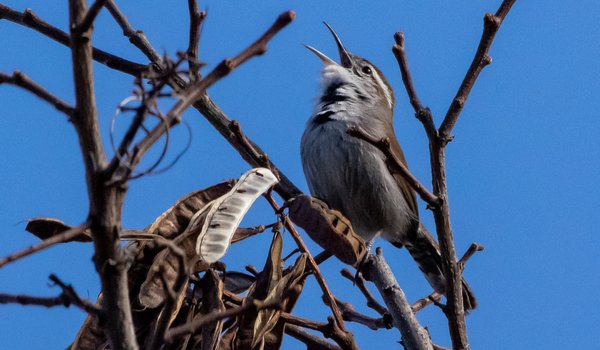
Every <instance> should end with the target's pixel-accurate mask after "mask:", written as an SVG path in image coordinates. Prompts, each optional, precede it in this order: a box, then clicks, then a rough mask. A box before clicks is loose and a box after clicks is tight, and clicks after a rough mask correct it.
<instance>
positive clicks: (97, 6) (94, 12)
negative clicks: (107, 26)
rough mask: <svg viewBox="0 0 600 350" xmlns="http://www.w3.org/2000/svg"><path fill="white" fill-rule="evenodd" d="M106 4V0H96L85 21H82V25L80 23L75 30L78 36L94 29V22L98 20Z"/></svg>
mask: <svg viewBox="0 0 600 350" xmlns="http://www.w3.org/2000/svg"><path fill="white" fill-rule="evenodd" d="M105 3H106V0H96V1H95V2H94V3H93V4H92V6H90V9H89V10H88V11H87V13H86V14H85V17H84V18H83V20H81V23H79V25H78V26H77V28H76V29H75V31H76V32H77V33H78V34H79V33H83V32H87V31H88V30H89V29H90V28H91V27H92V25H93V24H94V21H95V20H96V17H97V16H98V14H99V13H100V10H102V7H104V4H105Z"/></svg>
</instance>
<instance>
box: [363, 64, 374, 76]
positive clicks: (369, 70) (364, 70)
mask: <svg viewBox="0 0 600 350" xmlns="http://www.w3.org/2000/svg"><path fill="white" fill-rule="evenodd" d="M362 72H363V73H365V74H368V75H371V73H373V71H372V70H371V67H369V66H364V67H362Z"/></svg>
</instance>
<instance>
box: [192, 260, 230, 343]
mask: <svg viewBox="0 0 600 350" xmlns="http://www.w3.org/2000/svg"><path fill="white" fill-rule="evenodd" d="M201 286H202V295H203V298H202V306H201V308H200V315H199V316H198V317H203V316H205V315H207V314H210V313H212V312H219V311H223V310H225V305H224V304H223V301H222V300H221V297H222V296H223V282H222V281H221V279H220V278H219V276H218V275H217V274H216V273H215V272H214V271H213V270H208V271H206V274H204V277H202V281H201ZM222 329H223V320H218V321H215V322H213V323H209V324H207V325H204V326H203V327H202V346H201V348H200V349H202V350H215V349H216V348H217V345H218V344H219V335H220V334H221V330H222Z"/></svg>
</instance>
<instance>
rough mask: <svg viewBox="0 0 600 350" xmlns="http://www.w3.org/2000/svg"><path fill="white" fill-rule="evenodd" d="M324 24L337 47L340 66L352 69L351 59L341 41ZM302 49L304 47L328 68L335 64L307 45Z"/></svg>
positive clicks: (331, 29)
mask: <svg viewBox="0 0 600 350" xmlns="http://www.w3.org/2000/svg"><path fill="white" fill-rule="evenodd" d="M323 23H324V24H325V26H326V27H327V29H329V31H330V32H331V34H332V35H333V38H334V39H335V43H336V45H337V47H338V53H339V55H340V65H341V66H342V67H344V68H351V67H352V58H351V57H350V54H349V53H348V51H347V50H346V48H345V47H344V45H343V44H342V41H341V40H340V37H339V36H338V35H337V34H336V33H335V31H334V30H333V28H331V26H330V25H329V24H327V22H323ZM304 47H306V48H307V49H309V50H310V51H311V52H312V53H314V54H315V55H317V57H319V59H320V60H321V61H323V63H324V64H325V65H326V66H328V65H331V64H337V63H336V62H335V61H334V60H332V59H331V58H329V57H327V56H325V54H323V53H322V52H321V51H319V50H317V49H315V48H314V47H312V46H309V45H304Z"/></svg>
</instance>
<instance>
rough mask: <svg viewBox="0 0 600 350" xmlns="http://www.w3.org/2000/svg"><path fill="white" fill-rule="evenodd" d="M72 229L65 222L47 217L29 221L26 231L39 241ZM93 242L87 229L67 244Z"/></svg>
mask: <svg viewBox="0 0 600 350" xmlns="http://www.w3.org/2000/svg"><path fill="white" fill-rule="evenodd" d="M71 228H72V227H71V226H69V225H67V224H65V223H64V222H62V221H60V220H58V219H54V218H46V217H37V218H33V219H29V220H27V226H26V227H25V230H27V232H30V233H33V234H34V235H35V236H36V237H38V238H39V239H42V240H44V239H48V238H50V237H54V236H56V235H57V234H59V233H62V232H64V231H66V230H69V229H71ZM91 241H92V233H91V232H90V230H89V229H86V230H85V231H83V232H82V233H81V234H79V235H78V236H76V237H74V238H73V239H70V240H68V241H65V243H66V242H91Z"/></svg>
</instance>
